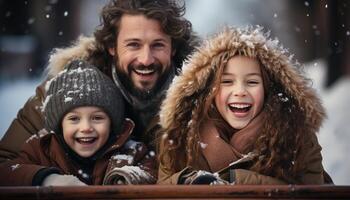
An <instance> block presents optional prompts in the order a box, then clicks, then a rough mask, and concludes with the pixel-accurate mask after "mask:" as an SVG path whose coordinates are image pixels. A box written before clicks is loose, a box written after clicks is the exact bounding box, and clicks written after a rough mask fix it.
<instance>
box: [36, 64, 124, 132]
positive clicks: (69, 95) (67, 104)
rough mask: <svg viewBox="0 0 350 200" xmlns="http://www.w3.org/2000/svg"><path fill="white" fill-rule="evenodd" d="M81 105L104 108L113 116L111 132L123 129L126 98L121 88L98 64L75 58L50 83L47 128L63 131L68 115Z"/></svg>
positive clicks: (44, 108)
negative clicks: (65, 117) (98, 67)
mask: <svg viewBox="0 0 350 200" xmlns="http://www.w3.org/2000/svg"><path fill="white" fill-rule="evenodd" d="M80 106H97V107H100V108H102V109H103V110H104V111H105V112H106V113H107V114H108V116H109V117H110V119H111V122H112V130H111V133H115V134H118V133H119V131H120V130H121V126H122V122H123V120H124V101H123V97H122V95H121V93H120V91H119V89H118V88H117V87H116V85H115V84H114V83H113V81H112V80H111V79H110V78H109V77H107V76H106V75H105V74H103V73H102V72H101V71H100V70H99V69H97V68H96V67H94V66H92V65H91V64H89V63H87V62H86V61H83V60H74V61H72V62H70V63H69V64H68V65H66V66H65V69H64V70H63V71H62V72H60V73H59V74H58V75H57V76H55V77H54V78H53V79H51V80H50V81H49V82H48V83H47V85H46V99H45V102H44V105H43V112H44V116H45V125H46V129H47V130H48V131H54V132H55V133H60V130H61V122H62V119H63V117H64V115H65V114H66V113H68V112H69V111H71V110H72V109H74V108H76V107H80Z"/></svg>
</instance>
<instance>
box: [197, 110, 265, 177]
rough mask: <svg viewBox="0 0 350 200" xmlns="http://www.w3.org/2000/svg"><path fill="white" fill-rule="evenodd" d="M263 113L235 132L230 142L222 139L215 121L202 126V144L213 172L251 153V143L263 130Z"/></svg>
mask: <svg viewBox="0 0 350 200" xmlns="http://www.w3.org/2000/svg"><path fill="white" fill-rule="evenodd" d="M263 115H264V114H263V113H260V114H259V115H258V116H256V117H255V118H254V119H253V120H252V121H251V122H250V123H249V124H248V125H247V126H246V127H245V128H243V129H241V130H239V131H237V132H236V133H234V134H233V136H232V137H231V139H230V142H229V143H227V142H226V141H225V140H223V139H222V137H221V136H220V134H219V132H218V130H217V129H216V127H215V125H214V123H213V122H207V123H205V125H204V126H203V127H201V129H200V142H201V143H200V146H201V147H202V148H201V149H202V152H203V155H204V157H205V158H206V160H207V161H208V164H209V167H210V169H211V171H212V172H217V171H219V170H220V169H223V168H225V167H227V166H228V165H229V164H230V163H232V162H234V161H237V160H238V159H240V158H242V157H243V156H244V155H245V154H247V153H249V151H250V149H249V147H250V145H251V144H253V143H254V141H255V140H256V139H257V135H258V133H259V131H260V130H261V127H262V124H263V123H262V119H263Z"/></svg>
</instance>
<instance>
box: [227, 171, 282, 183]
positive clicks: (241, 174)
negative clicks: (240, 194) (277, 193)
mask: <svg viewBox="0 0 350 200" xmlns="http://www.w3.org/2000/svg"><path fill="white" fill-rule="evenodd" d="M234 173H235V184H238V185H285V184H288V183H286V182H284V181H282V180H280V179H277V178H274V177H271V176H266V175H262V174H259V173H257V172H255V171H251V170H246V169H235V170H234Z"/></svg>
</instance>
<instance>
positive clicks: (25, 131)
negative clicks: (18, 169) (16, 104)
mask: <svg viewBox="0 0 350 200" xmlns="http://www.w3.org/2000/svg"><path fill="white" fill-rule="evenodd" d="M45 83H46V82H43V83H42V84H41V85H39V86H38V87H37V89H36V94H35V95H34V96H32V97H31V98H29V99H28V101H27V102H26V103H25V105H24V106H23V108H22V109H20V110H19V111H18V113H17V118H15V119H14V120H13V121H12V123H11V125H10V127H9V128H8V130H7V131H6V133H5V135H4V136H3V138H2V139H1V141H0V163H1V162H3V161H5V160H7V159H13V158H15V157H16V156H17V155H18V152H19V151H20V149H21V146H22V145H23V144H24V142H25V141H26V140H27V139H28V138H29V137H30V136H31V135H33V134H36V133H38V131H39V130H41V129H43V127H44V125H43V124H44V123H43V116H42V114H41V107H42V102H43V99H44V94H45V92H44V91H45V88H44V85H45Z"/></svg>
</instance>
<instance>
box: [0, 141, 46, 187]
mask: <svg viewBox="0 0 350 200" xmlns="http://www.w3.org/2000/svg"><path fill="white" fill-rule="evenodd" d="M38 145H39V139H33V140H31V141H30V142H29V143H26V144H25V145H24V146H23V149H22V150H21V151H20V153H19V155H18V157H17V158H15V159H13V160H7V161H4V162H2V163H0V177H1V178H0V185H2V186H31V185H33V181H34V177H35V175H36V174H37V173H38V172H39V171H40V170H43V169H45V168H47V166H42V165H40V159H39V157H40V156H38V155H37V154H40V151H41V150H40V148H39V147H38Z"/></svg>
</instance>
